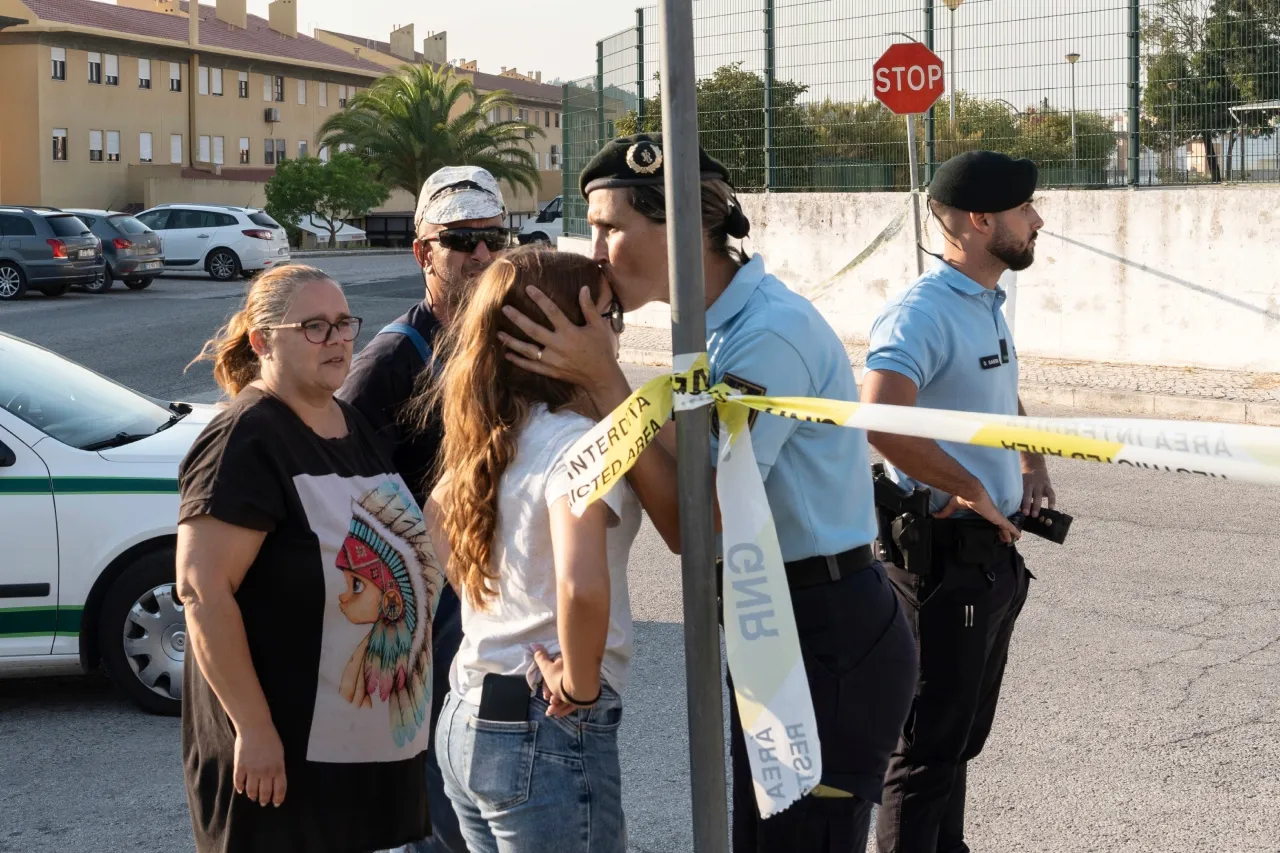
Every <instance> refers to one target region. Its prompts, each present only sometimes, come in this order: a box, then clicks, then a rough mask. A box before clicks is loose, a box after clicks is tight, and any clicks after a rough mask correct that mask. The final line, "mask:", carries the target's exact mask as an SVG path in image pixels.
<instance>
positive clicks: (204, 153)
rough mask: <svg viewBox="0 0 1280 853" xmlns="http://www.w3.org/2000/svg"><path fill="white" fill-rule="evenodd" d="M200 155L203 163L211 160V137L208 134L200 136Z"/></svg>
mask: <svg viewBox="0 0 1280 853" xmlns="http://www.w3.org/2000/svg"><path fill="white" fill-rule="evenodd" d="M199 156H200V162H201V163H208V162H209V137H207V136H202V137H200V155H199Z"/></svg>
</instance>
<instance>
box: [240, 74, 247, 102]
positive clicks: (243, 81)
mask: <svg viewBox="0 0 1280 853" xmlns="http://www.w3.org/2000/svg"><path fill="white" fill-rule="evenodd" d="M240 97H242V98H248V97H249V73H248V72H247V71H241V72H240Z"/></svg>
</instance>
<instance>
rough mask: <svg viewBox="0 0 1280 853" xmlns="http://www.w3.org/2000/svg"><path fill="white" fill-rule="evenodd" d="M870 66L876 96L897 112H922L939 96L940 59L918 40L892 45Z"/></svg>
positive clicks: (941, 86)
mask: <svg viewBox="0 0 1280 853" xmlns="http://www.w3.org/2000/svg"><path fill="white" fill-rule="evenodd" d="M871 70H872V79H873V80H874V81H875V89H876V97H877V98H879V99H880V102H881V103H882V104H884V105H885V106H886V107H888V108H889V109H890V110H892V111H893V112H895V113H897V114H898V115H903V114H905V113H922V112H925V111H926V110H928V109H929V107H931V106H933V102H934V101H936V100H938V98H940V97H941V96H942V92H943V88H944V87H943V83H942V60H941V59H939V58H938V57H937V55H936V54H935V53H934V52H933V51H932V50H929V48H927V47H925V46H924V45H922V44H920V43H919V42H910V43H908V44H895V45H893V46H892V47H890V48H889V49H888V50H886V51H885V52H884V54H883V55H881V57H880V58H879V59H877V60H876V64H875V65H873V66H871Z"/></svg>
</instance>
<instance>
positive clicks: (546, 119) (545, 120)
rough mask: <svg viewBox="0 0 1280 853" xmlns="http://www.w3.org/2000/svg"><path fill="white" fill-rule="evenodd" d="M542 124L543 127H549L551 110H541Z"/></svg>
mask: <svg viewBox="0 0 1280 853" xmlns="http://www.w3.org/2000/svg"><path fill="white" fill-rule="evenodd" d="M542 126H543V127H551V110H543V112H542Z"/></svg>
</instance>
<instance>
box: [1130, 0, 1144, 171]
mask: <svg viewBox="0 0 1280 853" xmlns="http://www.w3.org/2000/svg"><path fill="white" fill-rule="evenodd" d="M1141 2H1142V0H1129V176H1128V177H1129V186H1131V187H1136V186H1137V185H1138V180H1139V174H1138V169H1139V160H1138V157H1139V155H1140V153H1141V152H1140V151H1139V146H1140V145H1141V144H1142V140H1141V137H1140V136H1139V131H1140V130H1141V128H1140V127H1139V118H1138V114H1139V108H1140V107H1141V97H1140V95H1141V92H1140V91H1139V79H1140V76H1141V74H1142V65H1141V62H1140V59H1139V56H1138V48H1139V44H1138V39H1139V35H1138V33H1139V31H1140V30H1141V28H1142V11H1141Z"/></svg>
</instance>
